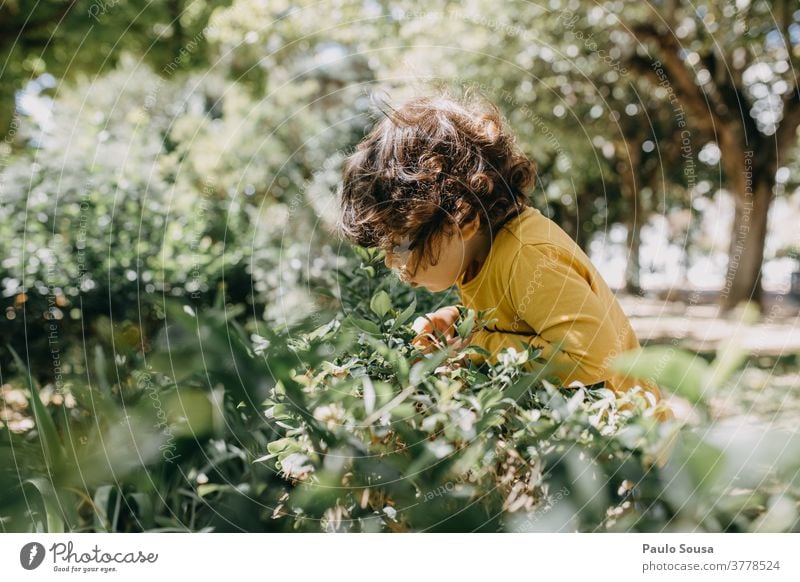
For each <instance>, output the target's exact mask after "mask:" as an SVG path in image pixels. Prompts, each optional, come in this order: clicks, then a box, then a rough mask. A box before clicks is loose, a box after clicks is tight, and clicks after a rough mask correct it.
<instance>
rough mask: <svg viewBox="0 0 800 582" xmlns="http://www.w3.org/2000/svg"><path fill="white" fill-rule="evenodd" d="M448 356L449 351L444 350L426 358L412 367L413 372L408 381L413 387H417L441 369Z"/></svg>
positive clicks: (410, 373) (409, 374)
mask: <svg viewBox="0 0 800 582" xmlns="http://www.w3.org/2000/svg"><path fill="white" fill-rule="evenodd" d="M448 356H449V353H448V351H447V350H446V349H442V350H439V351H438V352H436V353H434V354H432V355H428V356H425V358H423V359H422V360H420V361H419V362H417V363H416V364H414V365H413V366H411V371H410V372H409V373H408V380H409V382H410V383H411V385H412V386H416V385H417V384H419V383H421V382H422V381H423V380H424V379H425V377H426V376H427V375H429V374H430V373H431V372H433V371H434V370H435V369H436V368H437V367H439V365H440V364H441V363H442V362H443V361H444V360H446V359H447V357H448Z"/></svg>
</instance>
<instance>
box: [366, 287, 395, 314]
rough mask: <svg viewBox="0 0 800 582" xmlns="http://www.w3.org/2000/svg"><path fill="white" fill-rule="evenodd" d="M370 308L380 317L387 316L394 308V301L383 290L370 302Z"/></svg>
mask: <svg viewBox="0 0 800 582" xmlns="http://www.w3.org/2000/svg"><path fill="white" fill-rule="evenodd" d="M369 308H370V309H371V310H372V312H373V313H374V314H375V315H377V316H378V317H383V316H385V315H386V314H387V313H389V310H390V309H391V308H392V300H391V299H390V298H389V294H388V293H387V292H386V291H383V290H381V291H378V292H377V293H375V295H373V296H372V299H371V300H370V302H369Z"/></svg>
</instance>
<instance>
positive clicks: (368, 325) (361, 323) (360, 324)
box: [342, 317, 381, 335]
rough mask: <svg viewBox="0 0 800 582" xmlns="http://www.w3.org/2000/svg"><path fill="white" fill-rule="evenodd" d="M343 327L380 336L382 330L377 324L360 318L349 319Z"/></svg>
mask: <svg viewBox="0 0 800 582" xmlns="http://www.w3.org/2000/svg"><path fill="white" fill-rule="evenodd" d="M342 325H343V326H347V327H349V328H350V329H353V330H355V331H358V332H365V333H368V334H372V335H380V333H381V328H380V327H378V325H377V324H376V323H374V322H372V321H370V320H368V319H362V318H360V317H348V318H347V319H346V320H344V323H343V324H342Z"/></svg>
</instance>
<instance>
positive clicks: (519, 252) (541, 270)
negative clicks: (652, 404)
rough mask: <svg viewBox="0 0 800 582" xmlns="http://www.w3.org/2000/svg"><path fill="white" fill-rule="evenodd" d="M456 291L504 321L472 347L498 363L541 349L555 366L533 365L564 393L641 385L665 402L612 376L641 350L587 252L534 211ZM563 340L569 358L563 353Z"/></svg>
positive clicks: (509, 225) (505, 230)
mask: <svg viewBox="0 0 800 582" xmlns="http://www.w3.org/2000/svg"><path fill="white" fill-rule="evenodd" d="M457 286H458V290H459V292H460V295H461V301H462V303H463V304H464V305H465V306H466V307H469V308H471V309H475V310H484V309H493V311H492V312H491V313H490V314H489V316H488V319H492V318H497V321H496V322H494V324H491V325H489V326H488V327H487V329H485V330H480V331H478V332H476V334H475V335H474V336H473V339H472V342H471V343H472V344H474V345H477V346H480V347H482V348H484V349H486V350H487V351H488V352H490V354H491V357H490V358H489V361H490V362H491V363H496V362H497V355H498V354H499V352H500V351H501V350H503V349H504V348H507V347H514V348H516V349H517V350H518V351H522V350H523V349H524V348H525V347H526V346H531V347H533V348H541V349H542V353H541V355H540V357H542V358H544V359H546V360H548V364H547V365H546V366H545V365H544V364H539V363H535V362H530V363H529V364H528V365H527V366H528V368H531V367H533V366H537V367H538V369H542V370H543V377H544V378H549V377H556V378H558V379H560V380H561V383H562V385H563V386H569V384H570V383H571V382H573V381H575V380H577V381H579V382H581V383H583V384H585V385H587V386H588V385H591V384H596V383H599V382H604V383H605V386H606V387H607V388H610V389H611V390H613V391H614V392H616V393H621V392H622V391H625V390H629V389H630V388H632V387H633V386H634V385H636V384H638V385H640V386H641V387H642V388H644V389H645V390H647V391H648V392H650V393H652V394H653V396H654V397H655V401H656V402H660V401H661V399H662V395H661V391H660V390H659V388H658V386H657V385H656V384H655V383H654V382H652V381H650V380H648V379H637V378H632V377H629V376H625V375H622V374H620V373H614V372H612V371H610V369H609V367H610V362H611V360H613V358H614V357H616V356H617V355H619V354H621V353H623V352H626V351H629V350H636V349H639V348H640V347H641V346H640V344H639V341H638V339H637V338H636V334H635V333H634V331H633V328H632V327H631V324H630V321H629V320H628V317H627V316H626V315H625V313H624V311H623V310H622V307H621V306H620V304H619V302H618V301H617V299H616V297H615V295H614V293H613V292H612V291H611V289H609V287H608V285H607V284H606V282H605V281H604V280H603V278H602V277H601V276H600V273H599V272H598V271H597V269H596V268H595V267H594V265H593V264H592V263H591V262H590V260H589V257H587V256H586V253H584V252H583V250H582V249H581V248H580V247H579V246H578V245H577V244H576V243H575V241H573V240H572V238H570V236H569V235H568V234H567V233H566V232H564V230H562V229H561V228H560V227H559V226H558V225H557V224H556V223H555V222H553V221H552V220H550V219H549V218H547V217H546V216H544V215H543V214H542V213H541V212H540V211H539V210H538V209H536V208H533V207H527V208H526V209H525V210H524V211H523V212H521V213H520V214H519V215H517V216H515V217H513V218H511V219H509V220H508V222H506V224H505V225H504V226H503V227H502V228H501V229H500V230H499V231H498V232H497V233H496V235H495V238H494V241H493V242H492V246H491V249H490V251H489V255H488V257H487V258H486V261H485V262H484V263H483V265H482V266H481V268H480V271H479V272H478V274H477V275H476V276H475V277H473V278H472V279H470V280H469V281H467V282H466V283H464V282H463V276H462V278H461V279H460V280H459V281H458V282H457ZM559 341H563V346H562V349H563V351H557V350H556V347H557V345H558V343H559ZM470 358H471V359H472V360H473V361H476V362H481V361H483V359H484V357H483V356H482V355H480V354H471V355H470ZM662 408H663V406H659V410H661V409H662ZM657 416H658V417H660V418H662V419H664V418H668V417H670V416H671V414H670V413H669V412H667V411H663V412H661V413H659V414H657Z"/></svg>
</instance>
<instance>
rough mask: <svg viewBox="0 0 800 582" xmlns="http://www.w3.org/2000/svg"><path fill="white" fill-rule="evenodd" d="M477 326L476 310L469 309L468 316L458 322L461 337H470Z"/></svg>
mask: <svg viewBox="0 0 800 582" xmlns="http://www.w3.org/2000/svg"><path fill="white" fill-rule="evenodd" d="M474 327H475V311H473V310H472V309H470V310H469V312H468V313H467V316H466V317H465V318H464V319H463V320H462V321H461V323H459V324H458V327H457V328H458V335H459V336H460V337H468V336H469V334H470V333H471V332H472V330H473V328H474Z"/></svg>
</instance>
